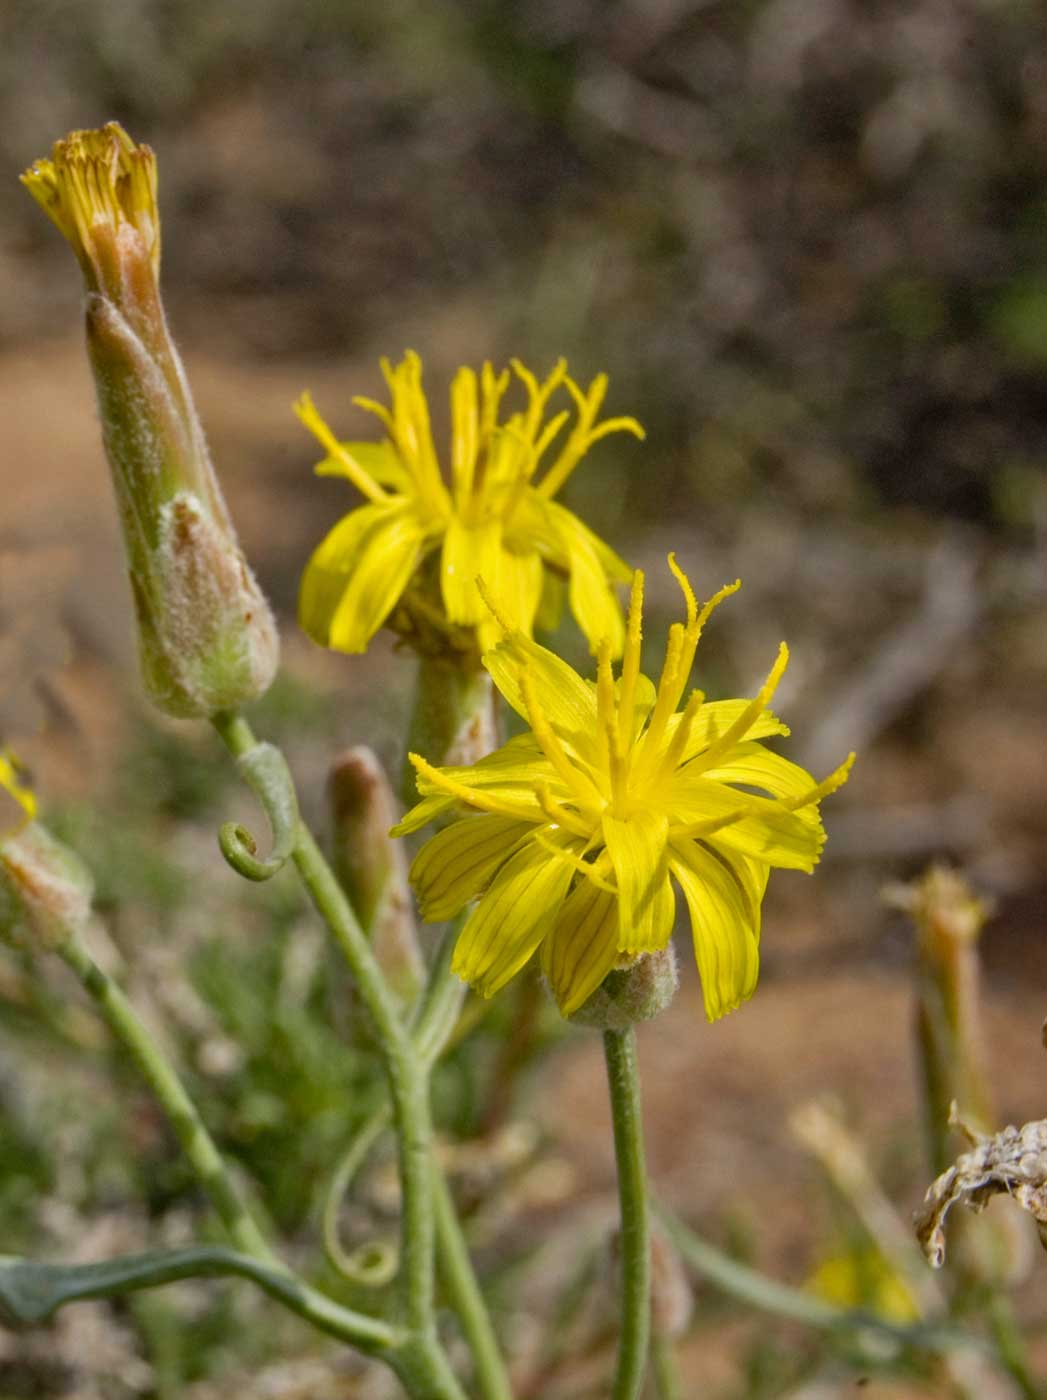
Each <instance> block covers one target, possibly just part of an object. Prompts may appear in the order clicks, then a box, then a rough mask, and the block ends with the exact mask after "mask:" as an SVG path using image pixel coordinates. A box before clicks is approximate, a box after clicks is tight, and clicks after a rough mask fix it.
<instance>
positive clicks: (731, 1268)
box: [657, 1205, 988, 1352]
mask: <svg viewBox="0 0 1047 1400" xmlns="http://www.w3.org/2000/svg"><path fill="white" fill-rule="evenodd" d="M657 1213H658V1219H659V1220H660V1221H661V1223H662V1225H663V1226H664V1228H665V1232H666V1234H667V1235H668V1236H669V1238H670V1239H671V1240H672V1242H673V1244H674V1245H675V1246H676V1248H677V1249H678V1250H679V1251H680V1257H681V1258H682V1259H683V1261H684V1263H685V1264H687V1265H688V1266H689V1267H690V1268H692V1269H694V1270H695V1272H696V1273H699V1274H701V1275H702V1277H703V1278H704V1279H706V1280H707V1281H708V1282H709V1283H711V1284H712V1285H713V1286H714V1287H715V1288H719V1289H720V1290H721V1291H722V1292H724V1293H726V1294H727V1295H728V1296H729V1297H731V1298H737V1299H738V1301H739V1302H741V1303H745V1304H746V1305H747V1306H749V1307H751V1308H757V1309H759V1310H760V1311H762V1312H767V1313H772V1314H774V1315H775V1316H777V1317H784V1318H787V1319H788V1320H789V1321H791V1322H798V1323H800V1324H801V1325H802V1326H804V1327H814V1328H817V1329H818V1330H819V1331H823V1332H878V1333H880V1334H881V1335H882V1336H886V1337H890V1338H893V1340H894V1341H896V1342H898V1343H900V1344H901V1345H902V1346H908V1347H919V1348H922V1349H924V1350H926V1351H933V1352H947V1351H951V1350H953V1349H955V1348H959V1349H961V1350H962V1349H964V1348H966V1349H967V1350H971V1349H974V1350H979V1349H980V1350H982V1351H985V1350H987V1349H988V1348H987V1347H986V1346H985V1343H984V1342H983V1341H982V1340H981V1339H980V1338H979V1337H977V1336H975V1335H974V1334H973V1333H970V1332H961V1331H960V1330H959V1328H955V1327H948V1326H942V1325H941V1324H939V1323H924V1322H917V1323H911V1324H903V1323H898V1322H890V1321H889V1320H888V1319H887V1318H884V1317H881V1316H879V1315H878V1314H877V1313H872V1312H864V1311H862V1310H860V1309H858V1308H840V1307H837V1306H836V1304H835V1303H826V1302H824V1301H823V1300H822V1299H821V1298H817V1297H815V1295H814V1294H813V1293H806V1292H804V1291H803V1290H801V1289H799V1288H790V1287H789V1285H788V1284H784V1283H779V1282H778V1281H777V1280H776V1279H773V1278H768V1277H767V1275H766V1274H761V1273H760V1272H759V1271H758V1270H756V1269H750V1268H749V1267H748V1265H746V1264H740V1263H739V1262H738V1260H737V1259H732V1258H731V1256H730V1255H729V1254H725V1253H724V1252H723V1251H722V1250H720V1249H717V1248H715V1246H713V1245H711V1244H709V1243H708V1241H707V1240H703V1239H702V1238H701V1237H700V1236H699V1235H696V1234H695V1233H694V1231H693V1230H689V1229H688V1228H687V1226H686V1225H684V1224H683V1223H682V1221H679V1220H677V1219H676V1217H675V1216H674V1215H673V1214H672V1213H671V1212H670V1211H668V1210H666V1209H665V1207H664V1206H662V1205H659V1206H658V1207H657Z"/></svg>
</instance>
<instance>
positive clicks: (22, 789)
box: [0, 749, 36, 839]
mask: <svg viewBox="0 0 1047 1400" xmlns="http://www.w3.org/2000/svg"><path fill="white" fill-rule="evenodd" d="M0 791H2V792H5V793H6V794H7V797H8V798H13V799H14V802H15V803H16V804H17V807H18V808H20V809H21V810H20V811H19V810H16V809H15V807H12V805H11V803H10V802H8V801H7V799H6V798H5V799H4V801H3V803H2V804H0V839H2V838H3V837H5V836H11V835H13V834H14V833H15V832H16V831H18V830H19V829H20V828H21V827H23V826H25V825H26V823H27V822H31V821H35V819H36V795H35V794H34V792H33V790H32V788H30V787H29V785H28V784H27V783H26V782H25V780H24V778H23V775H22V770H21V768H20V766H19V764H18V761H17V759H16V758H15V756H14V755H13V754H12V753H10V752H9V750H7V749H0Z"/></svg>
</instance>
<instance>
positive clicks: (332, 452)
mask: <svg viewBox="0 0 1047 1400" xmlns="http://www.w3.org/2000/svg"><path fill="white" fill-rule="evenodd" d="M294 411H295V414H296V415H297V417H298V418H299V420H300V421H301V422H302V423H303V424H304V425H305V427H307V428H308V429H309V431H310V432H311V433H312V435H313V436H314V437H315V438H317V439H318V440H319V441H320V443H322V445H323V446H324V447H326V449H327V453H328V456H330V457H333V458H334V460H335V461H336V462H339V463H340V464H341V466H342V467H344V469H345V474H346V476H347V477H348V478H349V480H350V481H351V482H352V483H353V485H354V486H355V487H356V489H357V490H358V491H359V492H360V494H361V495H362V496H366V497H367V499H368V500H369V501H374V502H376V503H377V502H378V501H388V500H389V499H390V497H389V493H388V492H387V491H384V490H383V489H382V487H381V486H379V484H378V482H377V481H375V479H374V477H373V476H371V474H370V472H368V471H365V470H364V468H363V467H362V466H361V465H360V463H359V462H358V461H357V460H356V458H355V457H354V456H353V455H352V453H351V452H349V451H348V449H347V448H345V447H344V446H343V445H342V444H341V443H340V442H339V441H338V439H337V438H336V437H335V435H334V433H332V432H331V429H330V428H329V427H328V426H327V424H326V423H325V422H324V420H323V419H322V418H321V417H320V414H319V412H318V411H317V408H316V405H315V404H314V403H313V397H312V395H311V394H310V393H309V392H308V391H306V392H305V393H303V394H302V395H301V396H300V397H299V399H298V401H297V402H296V403H295V406H294Z"/></svg>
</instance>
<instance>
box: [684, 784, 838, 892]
mask: <svg viewBox="0 0 1047 1400" xmlns="http://www.w3.org/2000/svg"><path fill="white" fill-rule="evenodd" d="M668 802H669V807H670V810H671V812H672V818H673V835H674V836H677V835H680V834H681V832H680V828H684V829H686V828H687V827H691V826H695V827H697V826H699V824H701V823H704V822H707V821H711V820H715V819H717V818H721V817H724V818H730V819H731V820H730V821H729V823H728V824H726V825H724V826H723V827H721V828H719V829H718V830H717V831H716V836H717V840H718V841H720V842H721V843H722V844H723V845H725V846H728V847H730V848H731V849H732V850H737V851H740V852H741V853H742V854H743V855H747V856H751V857H752V858H753V859H754V860H759V861H762V862H763V863H764V864H765V865H773V866H777V867H780V868H782V869H788V870H807V871H810V870H813V869H814V867H815V865H817V863H818V859H819V857H820V855H821V849H822V846H823V845H824V844H825V832H824V829H823V828H822V825H821V821H820V820H819V819H817V816H816V815H815V817H814V818H811V817H805V816H801V815H800V814H799V813H796V812H790V811H788V810H787V809H786V808H785V807H784V806H783V805H782V804H781V803H780V802H773V801H769V800H768V799H767V798H765V797H754V796H751V795H749V794H747V793H743V792H738V791H737V790H736V789H734V788H729V787H725V786H724V785H723V784H722V783H717V782H713V781H712V780H711V779H709V778H706V777H705V775H704V774H696V773H692V772H691V770H690V769H684V770H682V771H681V772H678V773H677V774H676V776H675V777H674V779H673V782H672V786H671V789H670V795H669V798H668ZM695 834H703V833H700V832H696V833H695Z"/></svg>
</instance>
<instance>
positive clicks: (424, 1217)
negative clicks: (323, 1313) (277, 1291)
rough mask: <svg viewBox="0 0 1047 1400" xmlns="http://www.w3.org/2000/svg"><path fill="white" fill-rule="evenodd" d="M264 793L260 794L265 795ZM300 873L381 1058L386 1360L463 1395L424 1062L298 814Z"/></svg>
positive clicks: (236, 722)
mask: <svg viewBox="0 0 1047 1400" xmlns="http://www.w3.org/2000/svg"><path fill="white" fill-rule="evenodd" d="M212 722H213V724H214V727H215V729H216V731H217V732H218V734H219V736H220V737H221V739H222V741H223V743H224V744H225V745H226V747H227V748H228V749H229V751H230V753H231V754H233V756H234V757H235V758H236V759H237V760H240V761H242V760H243V757H244V755H245V754H247V753H249V752H250V751H251V750H252V749H254V748H255V747H256V746H257V741H256V739H255V737H254V734H253V733H252V732H251V728H250V726H249V725H248V724H247V722H246V720H244V719H242V718H241V717H240V716H239V715H236V714H219V715H215V716H214V717H213V720H212ZM263 800H264V799H263ZM292 859H293V860H294V863H295V866H296V867H297V869H298V874H299V876H300V878H301V880H302V883H303V884H304V886H305V888H306V889H307V890H308V892H309V895H310V897H311V898H312V901H313V903H314V905H315V906H316V909H317V911H318V913H319V914H320V917H321V918H322V919H323V921H324V923H325V924H326V925H327V927H328V929H329V931H330V933H331V935H332V937H333V938H334V940H335V942H336V943H337V944H338V946H339V948H340V949H341V951H342V954H343V955H344V957H345V960H346V962H347V964H348V966H349V969H350V971H351V973H352V974H353V978H354V980H355V983H356V987H357V990H358V992H359V994H360V997H361V1000H362V1001H363V1003H364V1005H365V1006H366V1008H367V1010H368V1013H369V1014H370V1017H371V1021H372V1025H373V1027H374V1032H375V1036H376V1039H377V1042H378V1045H379V1047H380V1049H381V1053H382V1056H383V1059H384V1063H385V1071H386V1076H387V1078H388V1081H389V1095H390V1098H391V1100H392V1105H393V1118H394V1121H395V1124H396V1139H397V1154H398V1161H399V1175H400V1189H401V1195H402V1204H401V1212H400V1252H399V1253H400V1272H399V1276H398V1283H399V1286H400V1302H401V1311H402V1315H403V1321H404V1324H405V1326H406V1328H407V1329H408V1332H409V1337H408V1339H407V1341H406V1342H405V1343H404V1344H403V1345H402V1346H401V1347H399V1348H398V1349H397V1351H396V1352H395V1353H394V1354H392V1355H390V1357H389V1360H390V1363H391V1364H392V1365H393V1366H394V1367H395V1369H396V1370H397V1373H398V1374H399V1375H400V1376H401V1379H402V1380H403V1382H404V1384H405V1385H406V1386H407V1388H408V1389H409V1390H410V1389H411V1388H412V1387H414V1391H415V1393H417V1394H419V1395H421V1394H424V1395H426V1396H430V1395H431V1396H432V1397H433V1400H438V1398H439V1397H443V1396H445V1395H446V1396H452V1395H453V1396H460V1395H461V1394H462V1392H461V1389H460V1387H458V1385H457V1382H456V1381H455V1379H454V1375H453V1372H452V1371H451V1370H450V1367H449V1365H448V1363H447V1360H446V1357H445V1356H444V1354H443V1351H442V1349H441V1347H440V1345H439V1343H438V1341H437V1340H436V1322H435V1278H434V1253H435V1234H436V1231H435V1220H434V1209H433V1192H432V1188H431V1170H430V1161H431V1153H432V1126H431V1119H430V1110H429V1080H428V1071H427V1067H426V1065H425V1063H424V1061H423V1059H422V1057H421V1056H420V1055H419V1054H418V1053H417V1051H416V1049H415V1047H414V1045H413V1043H412V1041H411V1036H410V1033H409V1031H408V1029H407V1027H406V1026H405V1025H404V1023H403V1022H402V1020H401V1019H400V1010H399V1006H398V1004H397V1001H396V998H395V997H394V996H393V993H392V992H391V990H390V988H389V986H388V984H387V983H386V981H385V978H384V977H383V975H382V971H381V968H380V967H379V966H378V963H377V961H376V959H375V956H374V952H373V950H372V948H371V945H370V943H369V941H368V939H367V935H366V934H365V933H364V931H363V929H362V928H361V927H360V923H359V921H358V920H357V918H356V915H355V914H354V912H353V909H352V906H351V905H350V904H349V901H348V899H347V898H346V896H345V893H344V891H343V890H342V887H341V885H340V884H339V883H338V881H337V879H336V878H335V876H334V873H333V872H332V870H331V868H330V866H329V865H328V864H327V862H326V860H325V859H324V857H323V855H322V853H321V851H320V849H319V847H318V846H317V844H316V841H315V840H314V839H313V836H312V834H311V833H310V832H309V830H308V828H307V827H306V826H305V824H304V822H302V821H299V822H298V825H297V833H296V838H295V843H294V848H293V850H292Z"/></svg>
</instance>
